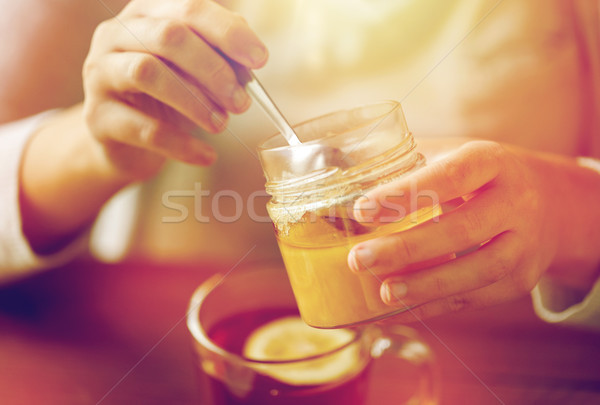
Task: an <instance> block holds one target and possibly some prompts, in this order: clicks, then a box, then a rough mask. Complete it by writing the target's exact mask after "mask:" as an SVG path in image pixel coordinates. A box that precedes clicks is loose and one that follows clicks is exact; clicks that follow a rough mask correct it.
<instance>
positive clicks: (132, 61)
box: [83, 0, 268, 180]
mask: <svg viewBox="0 0 600 405" xmlns="http://www.w3.org/2000/svg"><path fill="white" fill-rule="evenodd" d="M222 55H226V56H227V57H228V58H230V59H232V60H234V61H236V62H238V63H240V64H242V65H244V66H246V67H248V68H252V69H255V68H260V67H261V66H263V65H264V64H265V63H266V60H267V57H268V55H267V50H266V47H265V45H264V44H263V43H262V42H261V41H260V40H259V38H258V37H257V36H256V34H255V33H254V32H253V31H252V30H251V29H250V28H249V26H248V25H247V23H246V22H245V20H244V19H243V18H242V17H240V16H239V15H237V14H235V13H233V12H231V11H229V10H227V9H225V8H223V7H222V6H220V5H218V4H217V3H215V2H213V1H211V0H169V1H164V0H133V1H131V2H130V3H129V4H128V5H127V6H126V7H125V8H124V9H123V10H122V12H121V13H120V14H119V15H118V16H116V17H114V18H112V19H110V20H107V21H105V22H103V23H101V24H100V25H99V26H98V28H97V29H96V32H95V33H94V37H93V40H92V44H91V48H90V51H89V54H88V56H87V59H86V61H85V64H84V69H83V76H84V89H85V101H84V116H85V120H86V123H87V126H88V129H89V130H90V132H91V134H92V135H93V136H94V137H95V139H96V140H97V141H99V142H100V143H101V145H102V147H103V148H102V150H103V151H104V153H105V154H106V157H107V158H108V160H109V162H110V164H111V165H112V166H113V167H114V168H115V169H116V170H117V172H118V173H120V174H122V175H124V176H126V177H129V178H131V179H134V180H140V179H145V178H148V177H151V176H153V175H154V174H156V172H157V171H158V170H159V169H160V167H161V166H162V163H163V162H164V160H165V158H172V159H176V160H180V161H183V162H187V163H190V164H196V165H208V164H210V163H212V162H213V161H214V159H215V157H216V155H215V152H214V150H213V149H212V148H211V147H210V146H209V145H207V144H206V143H205V142H203V141H202V140H200V139H198V138H196V137H194V136H192V135H191V132H192V131H193V130H194V129H195V128H197V127H201V128H203V129H204V130H206V131H208V132H212V133H216V132H220V131H222V130H224V129H225V126H226V123H227V117H228V112H232V113H241V112H243V111H245V110H246V109H247V108H248V107H249V104H250V98H249V97H248V95H247V93H246V92H245V90H244V89H243V88H242V86H240V84H239V83H238V82H237V79H236V76H235V73H234V71H233V69H232V67H231V66H230V65H229V63H228V62H227V60H226V58H224V57H223V56H222Z"/></svg>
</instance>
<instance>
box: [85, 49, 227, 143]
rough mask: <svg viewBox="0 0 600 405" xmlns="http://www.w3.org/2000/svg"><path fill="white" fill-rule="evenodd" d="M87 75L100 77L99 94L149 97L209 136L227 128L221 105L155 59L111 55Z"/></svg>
mask: <svg viewBox="0 0 600 405" xmlns="http://www.w3.org/2000/svg"><path fill="white" fill-rule="evenodd" d="M92 70H95V72H96V73H94V72H92ZM88 74H90V75H93V74H96V76H97V77H98V78H97V83H96V86H97V90H98V91H104V92H107V90H106V89H108V92H110V91H112V92H114V93H116V96H117V97H118V96H119V93H121V94H123V93H127V92H135V93H144V94H148V95H149V96H151V97H153V98H154V99H156V100H158V101H160V102H162V103H164V104H165V105H168V106H169V107H171V108H173V109H174V110H176V111H177V112H179V113H180V114H182V115H183V116H185V117H187V118H188V119H190V120H191V121H192V122H194V123H196V124H197V125H199V126H200V127H202V128H204V129H205V130H207V131H209V132H220V131H222V130H223V129H224V128H225V126H226V123H227V114H226V113H225V112H224V111H223V110H222V109H221V108H220V107H219V106H218V105H216V104H215V103H214V102H213V101H212V100H210V98H208V97H207V96H206V95H205V94H203V93H202V92H201V91H199V90H198V88H197V87H196V86H194V85H193V84H192V83H190V82H189V81H187V80H186V79H185V78H183V77H181V76H180V75H178V74H177V73H176V72H175V71H173V70H171V69H170V68H169V67H168V66H167V65H166V64H165V63H164V62H162V61H161V60H160V59H158V58H157V57H155V56H154V55H151V54H148V53H134V52H126V53H112V54H109V55H106V56H105V57H103V58H102V59H101V60H99V61H97V62H96V63H95V64H94V65H93V66H92V67H90V66H88ZM103 89H104V90H103Z"/></svg>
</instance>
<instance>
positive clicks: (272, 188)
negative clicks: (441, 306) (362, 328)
mask: <svg viewBox="0 0 600 405" xmlns="http://www.w3.org/2000/svg"><path fill="white" fill-rule="evenodd" d="M294 129H295V131H296V133H297V134H298V137H299V139H300V140H301V141H302V144H301V145H296V146H289V145H287V144H286V141H285V139H284V138H283V137H282V136H281V135H280V134H278V135H275V136H273V137H271V138H269V139H267V140H266V141H265V142H264V143H263V144H262V145H261V146H260V147H259V156H260V160H261V164H262V167H263V171H264V174H265V177H266V180H267V182H266V190H267V192H268V193H269V194H270V195H271V199H270V201H269V202H268V204H267V209H268V212H269V216H270V217H271V219H272V221H273V225H274V228H275V233H276V236H277V242H278V244H279V248H280V251H281V255H282V257H283V261H284V263H285V267H286V269H287V273H288V276H289V279H290V282H291V285H292V288H293V291H294V295H295V297H296V302H297V304H298V308H299V310H300V314H301V316H302V318H303V319H304V321H305V322H306V323H307V324H309V325H311V326H314V327H319V328H340V327H345V326H350V325H355V324H358V323H362V322H369V321H375V320H380V319H383V318H386V317H388V316H391V315H394V314H397V313H400V312H403V311H405V310H406V308H400V309H399V308H393V307H390V306H388V305H386V304H384V303H383V301H382V300H381V298H380V292H379V291H380V287H381V282H382V280H383V278H381V277H379V276H377V275H375V274H373V273H372V272H369V271H364V272H361V274H355V273H353V272H352V271H351V270H350V269H349V268H348V264H347V263H348V260H347V258H348V253H349V251H350V249H351V248H352V246H354V245H355V244H357V243H359V242H362V241H364V240H367V239H372V238H376V237H379V236H383V235H387V234H391V233H394V232H399V231H401V230H404V229H408V228H410V227H412V226H414V225H416V224H417V223H420V222H423V221H426V220H429V219H431V218H432V217H433V216H435V215H437V214H438V213H439V207H438V206H437V205H434V204H432V206H431V207H426V208H421V209H419V210H418V211H417V212H415V213H412V214H411V215H409V216H405V217H404V218H402V219H401V220H399V221H396V222H390V223H385V224H381V225H378V226H365V225H364V224H361V223H358V222H357V221H356V220H354V219H353V216H352V207H353V204H354V201H355V200H356V199H357V198H359V197H360V196H362V195H364V194H365V193H366V192H368V191H369V190H371V189H373V188H374V187H376V186H378V185H381V184H384V183H387V182H390V181H392V180H396V179H398V178H400V177H401V176H405V175H407V174H409V173H412V172H414V171H415V170H417V169H419V168H420V167H423V166H424V165H425V159H424V157H423V156H422V155H421V154H420V153H418V152H417V151H416V149H415V146H416V145H415V141H414V139H413V136H412V134H411V133H410V132H409V130H408V127H407V125H406V121H405V119H404V114H403V112H402V108H401V105H400V103H398V102H395V101H389V102H383V103H378V104H373V105H367V106H362V107H358V108H354V109H351V110H344V111H338V112H334V113H331V114H327V115H324V116H321V117H318V118H315V119H312V120H310V121H307V122H304V123H302V124H299V125H297V126H295V127H294Z"/></svg>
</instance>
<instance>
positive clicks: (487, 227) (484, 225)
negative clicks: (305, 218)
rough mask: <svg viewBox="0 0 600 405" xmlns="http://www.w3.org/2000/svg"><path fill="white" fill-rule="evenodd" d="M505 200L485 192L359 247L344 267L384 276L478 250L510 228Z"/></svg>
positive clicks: (496, 193) (487, 191) (499, 192)
mask: <svg viewBox="0 0 600 405" xmlns="http://www.w3.org/2000/svg"><path fill="white" fill-rule="evenodd" d="M505 199H506V197H505V196H504V195H503V194H502V192H501V191H500V190H497V189H490V190H486V191H485V192H484V193H480V194H478V195H477V196H475V197H474V198H472V199H471V200H469V201H468V202H465V203H463V204H462V205H461V206H459V207H458V208H456V209H454V210H453V211H450V212H447V213H444V214H443V215H441V216H440V217H438V219H437V221H427V222H424V223H422V224H419V225H417V226H415V227H413V228H410V229H407V230H404V231H402V232H398V233H395V234H391V235H387V236H383V237H380V238H376V239H371V240H368V241H365V242H362V243H359V244H357V245H356V246H354V247H353V248H352V250H351V251H350V257H349V259H348V265H349V266H350V269H351V270H353V271H357V272H358V271H364V270H366V269H369V270H371V271H374V272H376V273H378V274H385V273H390V272H392V271H398V270H401V269H404V268H405V267H407V266H409V265H411V264H415V263H421V262H424V261H427V260H430V259H433V258H437V257H441V256H444V255H447V254H451V253H458V252H462V251H464V250H467V249H469V248H471V247H473V246H478V245H480V244H481V243H483V242H485V241H488V240H490V239H492V238H493V237H494V236H496V235H499V234H500V233H502V232H504V231H506V230H508V229H509V228H510V225H511V220H510V218H509V217H510V215H509V204H507V203H506V201H505ZM489 212H493V213H494V215H489ZM433 238H435V243H432V239H433Z"/></svg>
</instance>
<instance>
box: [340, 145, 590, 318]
mask: <svg viewBox="0 0 600 405" xmlns="http://www.w3.org/2000/svg"><path fill="white" fill-rule="evenodd" d="M599 180H600V176H598V174H597V173H596V172H594V171H592V170H589V169H586V168H582V167H580V166H578V165H577V164H576V163H575V161H574V160H573V159H567V158H564V157H560V156H554V155H545V154H541V153H534V152H530V151H527V150H524V149H520V148H517V147H512V146H505V145H500V144H498V143H495V142H490V141H471V142H468V143H466V144H465V145H463V146H462V147H460V148H459V149H458V150H456V151H455V152H453V153H452V154H451V155H449V156H447V157H446V158H445V159H443V160H440V161H438V162H435V163H433V164H431V165H429V166H427V167H425V168H423V169H421V170H419V171H417V172H416V173H414V174H412V175H410V176H406V177H404V178H402V179H399V180H397V181H395V182H391V183H388V184H386V185H383V186H381V187H378V188H376V189H375V190H373V191H371V192H369V193H368V194H367V195H365V196H364V197H362V198H360V199H359V200H357V202H356V204H355V206H354V216H355V218H356V219H357V220H359V221H361V222H363V223H365V224H367V225H371V226H374V225H378V224H381V223H384V222H390V221H396V220H399V219H401V218H403V217H404V216H405V215H408V214H410V213H411V212H414V211H415V210H416V209H419V208H423V207H427V206H429V207H430V208H431V206H432V205H435V204H438V203H439V204H443V203H447V202H450V201H457V199H458V200H459V201H460V202H461V203H460V204H459V205H458V206H457V207H456V208H454V209H452V210H450V211H447V212H444V213H443V214H442V215H440V216H439V217H437V218H434V219H433V220H429V221H426V222H424V223H421V224H419V225H417V226H414V227H413V228H411V229H408V230H406V231H402V232H399V233H396V234H392V235H389V236H384V237H380V238H377V239H373V240H369V241H365V242H362V243H360V244H358V245H356V246H354V247H353V248H352V250H351V251H350V254H349V255H348V263H349V266H350V268H351V269H352V270H353V271H355V272H367V271H368V272H371V273H372V274H373V276H374V277H378V278H379V279H380V280H382V281H383V283H382V286H381V298H382V300H383V301H384V302H385V303H386V304H388V305H390V306H395V307H414V308H413V309H412V310H411V311H408V312H406V313H404V314H401V315H400V316H399V317H398V318H396V319H397V320H399V321H411V320H415V318H417V319H423V318H427V317H431V316H435V315H439V314H443V313H447V312H454V311H458V310H461V309H464V308H477V307H483V306H488V305H492V304H495V303H499V302H502V301H507V300H511V299H514V298H516V297H519V296H522V295H525V294H527V293H529V292H530V291H531V290H532V289H533V288H534V286H535V285H536V283H537V282H538V280H539V278H540V277H541V276H542V274H543V273H544V272H546V271H547V270H548V269H552V271H553V272H554V273H555V274H554V275H555V276H556V277H558V278H562V279H563V280H565V282H566V283H568V284H571V285H575V286H578V287H583V286H586V285H589V284H590V283H591V282H592V281H593V279H594V277H596V272H595V269H596V268H597V264H598V262H599V259H600V257H599V256H600V255H599V253H598V252H597V250H598V249H597V248H596V247H594V246H588V245H591V244H590V243H589V237H590V236H591V234H590V232H595V235H596V236H599V235H598V231H594V230H593V229H594V226H595V227H596V228H598V227H600V223H599V222H598V220H600V218H596V219H595V220H596V222H595V225H594V226H592V227H590V223H589V222H590V221H592V222H594V218H591V217H589V216H586V215H585V212H586V211H587V210H588V209H589V204H590V203H591V201H590V200H586V199H584V198H583V197H585V196H586V195H589V196H590V197H593V196H598V197H600V193H599V190H600V181H599ZM591 191H593V193H591ZM596 216H597V215H596ZM586 239H588V240H587V241H586ZM596 240H598V239H596ZM465 251H467V252H468V253H464V252H465ZM461 252H463V254H460V253H461ZM454 254H457V255H454ZM444 257H445V258H446V260H443V262H442V263H441V264H439V262H440V260H437V262H438V264H437V265H434V266H426V265H423V264H422V263H424V262H427V261H429V262H430V263H431V261H432V260H433V261H435V260H436V258H444ZM419 263H421V265H419ZM574 263H576V264H577V265H578V267H577V270H572V269H571V267H570V266H568V265H570V264H574ZM415 268H416V269H417V270H415ZM565 268H569V269H571V270H569V271H565Z"/></svg>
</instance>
